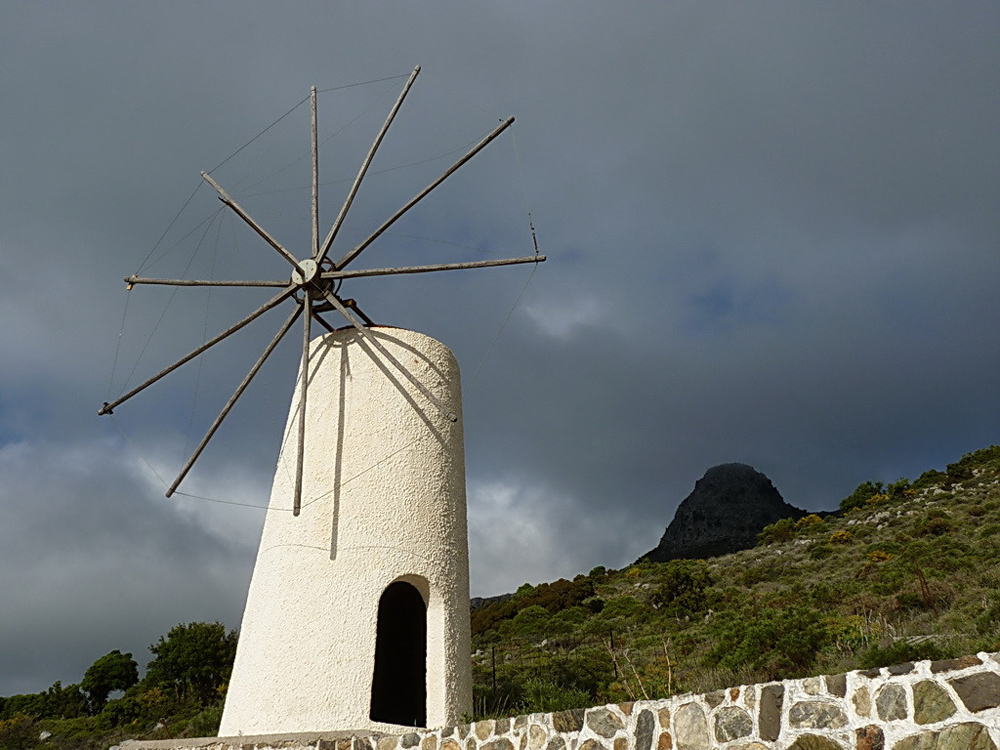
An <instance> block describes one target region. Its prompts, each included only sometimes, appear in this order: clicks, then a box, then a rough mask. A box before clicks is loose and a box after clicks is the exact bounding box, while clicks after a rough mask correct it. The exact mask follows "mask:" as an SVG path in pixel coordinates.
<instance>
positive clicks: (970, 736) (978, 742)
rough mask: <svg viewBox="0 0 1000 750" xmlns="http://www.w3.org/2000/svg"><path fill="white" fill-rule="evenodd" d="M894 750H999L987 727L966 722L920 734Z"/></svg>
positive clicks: (906, 738)
mask: <svg viewBox="0 0 1000 750" xmlns="http://www.w3.org/2000/svg"><path fill="white" fill-rule="evenodd" d="M892 750H997V746H996V743H995V742H994V741H993V739H992V738H991V737H990V734H989V731H987V729H986V727H985V726H983V725H982V724H980V723H978V722H965V723H963V724H956V725H955V726H953V727H948V728H947V729H942V730H940V731H937V732H919V733H917V734H911V735H910V736H908V737H904V738H903V739H901V740H899V741H897V742H896V744H895V745H893V748H892Z"/></svg>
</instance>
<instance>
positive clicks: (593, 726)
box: [586, 708, 625, 739]
mask: <svg viewBox="0 0 1000 750" xmlns="http://www.w3.org/2000/svg"><path fill="white" fill-rule="evenodd" d="M586 723H587V727H588V728H589V729H590V730H591V731H592V732H593V733H594V734H599V735H600V736H601V737H604V738H605V739H611V738H612V737H614V736H615V735H616V734H618V732H620V731H621V730H623V729H625V724H624V722H622V720H621V719H619V718H618V716H617V715H615V714H613V713H612V712H611V711H610V710H609V709H607V708H592V709H590V710H589V711H587V716H586Z"/></svg>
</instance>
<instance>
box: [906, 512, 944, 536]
mask: <svg viewBox="0 0 1000 750" xmlns="http://www.w3.org/2000/svg"><path fill="white" fill-rule="evenodd" d="M951 529H952V525H951V521H949V520H948V519H947V518H943V517H941V516H936V517H931V518H927V519H924V520H923V521H920V522H919V523H918V524H917V525H916V528H914V530H913V531H914V533H915V534H917V535H918V536H941V535H942V534H947V533H948V532H949V531H951Z"/></svg>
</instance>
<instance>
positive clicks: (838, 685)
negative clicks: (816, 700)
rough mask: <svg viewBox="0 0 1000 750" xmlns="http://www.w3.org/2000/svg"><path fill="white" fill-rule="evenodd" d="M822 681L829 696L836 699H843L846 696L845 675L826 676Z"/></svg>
mask: <svg viewBox="0 0 1000 750" xmlns="http://www.w3.org/2000/svg"><path fill="white" fill-rule="evenodd" d="M823 681H824V682H825V683H826V691H827V692H828V693H829V694H830V695H835V696H837V697H838V698H843V697H844V696H845V695H847V675H846V674H835V675H827V676H826V677H824V678H823Z"/></svg>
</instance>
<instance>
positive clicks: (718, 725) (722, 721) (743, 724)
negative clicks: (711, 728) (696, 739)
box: [715, 706, 753, 742]
mask: <svg viewBox="0 0 1000 750" xmlns="http://www.w3.org/2000/svg"><path fill="white" fill-rule="evenodd" d="M751 733H753V719H752V718H750V714H748V713H747V712H746V711H744V710H743V709H742V708H739V707H738V706H727V707H725V708H720V709H719V711H718V712H717V713H716V714H715V739H716V741H717V742H731V741H732V740H738V739H741V738H742V737H749V736H750V734H751Z"/></svg>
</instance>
